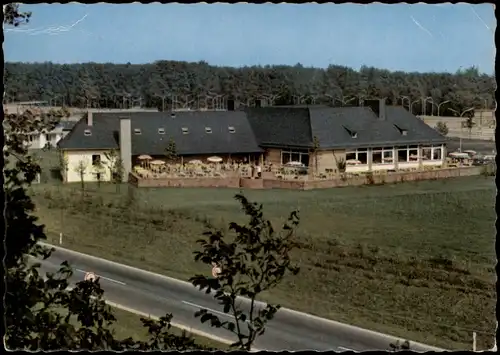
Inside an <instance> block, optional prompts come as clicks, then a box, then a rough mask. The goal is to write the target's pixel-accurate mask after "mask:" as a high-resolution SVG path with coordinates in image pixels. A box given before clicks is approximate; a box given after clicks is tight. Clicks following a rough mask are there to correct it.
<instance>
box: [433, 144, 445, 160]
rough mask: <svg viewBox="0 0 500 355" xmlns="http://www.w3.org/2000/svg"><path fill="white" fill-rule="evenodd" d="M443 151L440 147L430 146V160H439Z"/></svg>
mask: <svg viewBox="0 0 500 355" xmlns="http://www.w3.org/2000/svg"><path fill="white" fill-rule="evenodd" d="M442 154H443V151H442V149H441V147H439V146H437V147H432V160H441V159H442Z"/></svg>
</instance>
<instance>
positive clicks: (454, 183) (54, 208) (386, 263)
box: [32, 176, 496, 349]
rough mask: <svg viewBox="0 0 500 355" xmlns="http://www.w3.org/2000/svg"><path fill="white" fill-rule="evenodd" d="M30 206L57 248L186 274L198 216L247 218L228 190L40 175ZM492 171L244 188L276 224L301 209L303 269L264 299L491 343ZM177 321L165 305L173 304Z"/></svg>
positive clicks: (395, 330)
mask: <svg viewBox="0 0 500 355" xmlns="http://www.w3.org/2000/svg"><path fill="white" fill-rule="evenodd" d="M32 190H33V191H32V193H33V197H34V201H35V203H36V205H37V212H36V213H37V215H38V216H39V217H40V220H41V222H42V223H44V224H45V225H46V231H47V234H48V236H49V239H50V238H53V239H52V240H49V242H54V243H55V242H56V241H57V240H58V237H57V236H58V234H59V232H61V231H62V232H64V234H65V240H64V244H65V245H64V246H65V247H67V248H72V249H74V250H78V251H81V252H84V253H89V254H93V255H96V256H100V257H103V258H107V259H110V260H114V261H118V262H122V263H126V264H130V265H133V266H137V267H140V268H143V269H147V270H151V271H154V272H159V273H163V274H165V275H169V276H172V277H177V278H180V279H184V280H187V279H188V278H189V277H191V276H192V275H194V274H195V273H200V272H201V273H207V274H209V273H210V270H209V269H207V268H206V267H205V266H204V265H202V264H197V263H195V262H194V261H193V254H192V252H193V251H194V250H195V248H197V246H196V244H195V241H196V240H197V239H199V238H200V236H201V233H202V231H203V230H204V226H203V222H204V221H205V220H211V221H212V222H213V223H214V224H216V225H218V226H227V223H228V222H230V221H237V222H241V221H245V216H244V215H243V213H242V212H241V210H240V209H239V208H238V207H239V206H238V204H237V202H236V201H234V200H233V198H232V197H233V195H234V194H235V193H237V192H238V190H230V189H139V190H137V189H132V191H133V195H134V201H135V202H134V206H133V207H132V208H127V209H124V208H123V207H120V205H121V204H123V202H124V201H125V200H126V199H127V190H128V189H127V187H126V186H122V188H121V191H120V193H118V192H116V191H115V187H114V186H112V185H108V184H104V185H102V186H101V188H100V189H98V188H97V187H96V186H95V185H90V184H88V185H87V197H86V198H85V202H83V201H82V199H81V195H80V191H79V186H78V184H76V185H54V184H39V185H35V186H34V187H33V189H32ZM495 193H496V190H495V184H494V178H486V177H482V176H481V177H467V178H456V179H450V180H440V181H420V182H415V183H410V182H407V183H403V184H395V185H384V186H371V187H352V188H351V187H350V188H337V189H330V190H315V191H287V190H266V191H262V190H261V191H258V190H254V191H251V190H249V191H245V194H246V196H247V197H249V198H250V199H251V200H252V201H256V202H261V203H263V204H264V213H265V216H266V217H267V218H269V219H271V221H273V222H275V223H276V225H278V224H281V223H282V222H283V220H284V219H285V218H286V217H287V215H288V214H289V212H291V210H292V209H295V208H298V209H299V210H300V216H301V223H300V226H299V230H298V233H297V234H298V236H297V237H298V238H299V239H300V241H301V243H302V249H301V250H299V251H297V253H296V255H295V258H296V260H298V261H299V263H300V266H301V272H300V273H299V275H298V276H296V277H291V278H288V279H286V280H285V281H284V283H283V284H282V285H280V286H279V287H278V288H276V289H274V290H272V291H271V292H269V293H268V294H265V295H263V299H264V300H266V301H269V302H275V303H280V304H281V305H283V306H285V307H289V308H293V309H296V310H300V311H305V312H308V313H312V314H316V315H319V316H322V317H326V318H331V319H334V320H337V321H341V322H346V323H349V324H353V325H357V326H361V327H365V328H369V329H372V330H376V331H380V332H384V333H388V334H393V335H396V336H401V337H404V338H407V339H410V340H414V341H420V342H424V343H428V344H431V345H435V346H439V347H444V348H448V349H471V347H472V333H473V332H474V331H475V332H477V342H478V349H486V348H491V347H492V345H493V341H494V331H495V320H496V318H495V303H496V295H495V288H494V287H495V280H496V275H495V270H494V265H495V263H496V256H495V251H494V250H495V249H494V243H495V220H496V213H495V210H494V206H495ZM166 311H168V310H166ZM174 319H175V314H174Z"/></svg>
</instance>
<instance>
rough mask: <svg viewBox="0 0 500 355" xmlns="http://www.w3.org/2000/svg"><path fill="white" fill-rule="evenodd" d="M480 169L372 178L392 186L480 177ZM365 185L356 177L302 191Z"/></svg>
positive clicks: (318, 183) (314, 184)
mask: <svg viewBox="0 0 500 355" xmlns="http://www.w3.org/2000/svg"><path fill="white" fill-rule="evenodd" d="M482 169H483V168H482V167H480V166H473V167H470V168H460V169H436V170H428V171H416V172H397V173H389V174H374V175H372V176H373V183H374V184H382V183H386V184H393V183H397V182H405V181H418V180H433V179H447V178H452V177H459V176H474V175H480V174H481V172H482ZM366 184H368V178H367V177H366V176H357V177H352V178H348V179H346V180H342V179H340V178H335V179H331V180H317V181H306V182H305V186H304V189H305V190H312V189H325V188H332V187H343V186H360V185H366Z"/></svg>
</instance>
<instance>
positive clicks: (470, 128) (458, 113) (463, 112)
mask: <svg viewBox="0 0 500 355" xmlns="http://www.w3.org/2000/svg"><path fill="white" fill-rule="evenodd" d="M448 110H450V111H452V112H455V113H456V114H457V115H458V116H459V117H460V118H462V117H463V116H464V115H465V114H466V113H467V112H470V111H472V110H474V107H469V108H467V109H465V110H463V111H462V112H458V111H457V110H454V109H452V108H449V109H448ZM460 127H463V126H462V123H461V122H460ZM471 130H472V126H470V127H469V139H470V135H471ZM460 151H462V135H460Z"/></svg>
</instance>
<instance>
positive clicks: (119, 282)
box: [75, 269, 126, 286]
mask: <svg viewBox="0 0 500 355" xmlns="http://www.w3.org/2000/svg"><path fill="white" fill-rule="evenodd" d="M75 270H76V271H79V272H83V273H84V274H86V273H87V271H85V270H81V269H75ZM94 275H96V276H97V277H98V278H101V279H104V280H108V281H111V282H115V283H117V284H120V285H124V286H125V285H126V283H125V282H122V281H118V280H113V279H110V278H109V277H106V276H102V275H97V274H94Z"/></svg>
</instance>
